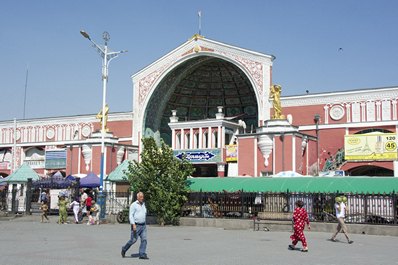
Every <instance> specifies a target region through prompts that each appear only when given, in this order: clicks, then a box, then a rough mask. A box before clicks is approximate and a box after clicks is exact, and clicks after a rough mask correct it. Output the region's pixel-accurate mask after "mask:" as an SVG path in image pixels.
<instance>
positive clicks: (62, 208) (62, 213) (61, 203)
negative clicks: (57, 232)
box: [58, 196, 68, 224]
mask: <svg viewBox="0 0 398 265" xmlns="http://www.w3.org/2000/svg"><path fill="white" fill-rule="evenodd" d="M67 203H68V202H67V201H66V199H65V197H64V196H61V197H59V200H58V207H59V219H58V223H59V224H66V219H67V217H68V212H67V209H66V205H67Z"/></svg>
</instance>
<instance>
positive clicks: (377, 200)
mask: <svg viewBox="0 0 398 265" xmlns="http://www.w3.org/2000/svg"><path fill="white" fill-rule="evenodd" d="M340 195H342V194H340V193H328V194H326V193H289V192H286V193H258V192H257V193H255V192H244V191H239V192H234V193H230V192H191V193H190V194H189V197H188V201H187V203H186V204H185V205H184V207H183V209H182V216H191V217H201V218H241V219H250V218H261V219H269V220H291V218H292V212H293V211H294V205H295V202H296V201H297V200H302V201H303V202H304V204H305V206H304V207H305V209H306V210H307V212H308V215H309V218H310V220H311V221H312V222H331V221H334V220H335V217H334V216H335V208H334V203H335V198H336V197H337V196H340ZM344 195H345V196H346V197H347V200H348V201H347V210H346V211H347V212H346V222H347V223H360V224H364V223H367V224H394V225H396V224H397V204H398V202H397V198H398V196H397V193H392V194H344Z"/></svg>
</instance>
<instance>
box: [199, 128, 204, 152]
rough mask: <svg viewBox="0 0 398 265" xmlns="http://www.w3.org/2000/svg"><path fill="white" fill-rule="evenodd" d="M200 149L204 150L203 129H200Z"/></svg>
mask: <svg viewBox="0 0 398 265" xmlns="http://www.w3.org/2000/svg"><path fill="white" fill-rule="evenodd" d="M198 148H199V149H202V148H203V130H202V127H200V128H199V143H198Z"/></svg>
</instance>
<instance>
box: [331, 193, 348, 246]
mask: <svg viewBox="0 0 398 265" xmlns="http://www.w3.org/2000/svg"><path fill="white" fill-rule="evenodd" d="M346 202H347V197H345V196H342V197H336V199H335V204H334V208H335V209H336V218H337V222H338V225H337V229H336V232H335V233H334V234H333V236H332V238H331V239H330V240H331V241H333V242H336V241H337V240H336V237H337V234H338V233H340V232H343V233H344V235H345V238H346V239H347V242H348V244H352V243H354V241H352V240H350V238H349V237H348V234H347V226H346V225H345V223H344V218H345V213H346V208H347V206H346V204H345V203H346Z"/></svg>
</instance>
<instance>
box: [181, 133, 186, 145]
mask: <svg viewBox="0 0 398 265" xmlns="http://www.w3.org/2000/svg"><path fill="white" fill-rule="evenodd" d="M181 149H185V135H184V129H181Z"/></svg>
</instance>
